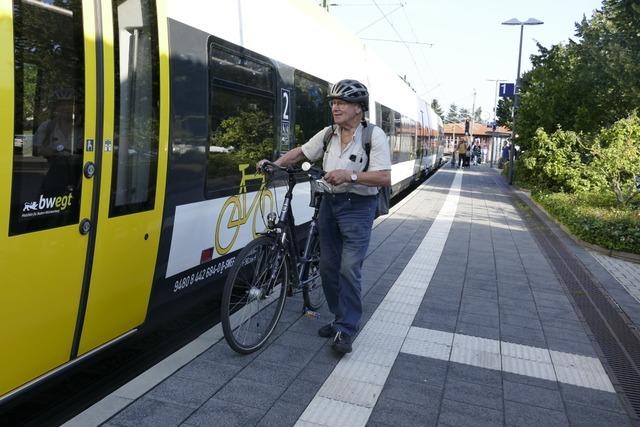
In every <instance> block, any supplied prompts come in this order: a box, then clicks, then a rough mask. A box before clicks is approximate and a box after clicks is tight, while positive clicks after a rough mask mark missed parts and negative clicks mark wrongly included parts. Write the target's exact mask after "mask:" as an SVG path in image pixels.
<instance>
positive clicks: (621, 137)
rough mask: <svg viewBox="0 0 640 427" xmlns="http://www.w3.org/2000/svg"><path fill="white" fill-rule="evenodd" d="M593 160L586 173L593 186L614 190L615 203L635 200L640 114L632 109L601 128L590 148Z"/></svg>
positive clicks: (639, 170) (639, 173)
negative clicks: (609, 124) (627, 113)
mask: <svg viewBox="0 0 640 427" xmlns="http://www.w3.org/2000/svg"><path fill="white" fill-rule="evenodd" d="M591 152H592V154H593V160H592V161H591V162H590V163H589V165H588V175H589V177H590V181H591V182H592V183H593V184H594V186H596V187H598V188H601V189H607V190H610V191H612V192H613V194H614V195H615V197H616V201H617V204H618V206H620V207H625V206H628V205H629V204H630V203H631V202H633V200H634V199H636V200H637V198H638V195H639V194H640V191H638V188H637V187H636V182H635V178H636V177H637V176H640V118H639V117H638V115H637V114H636V113H633V114H632V115H631V116H629V117H628V118H626V119H622V120H618V121H617V122H616V123H615V124H614V125H613V126H611V127H610V128H607V129H602V130H601V131H600V133H599V134H598V136H597V137H596V140H595V143H594V144H593V147H592V148H591Z"/></svg>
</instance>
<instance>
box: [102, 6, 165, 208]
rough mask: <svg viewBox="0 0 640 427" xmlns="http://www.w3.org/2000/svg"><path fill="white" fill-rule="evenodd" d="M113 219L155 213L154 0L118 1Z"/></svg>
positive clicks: (156, 93)
mask: <svg viewBox="0 0 640 427" xmlns="http://www.w3.org/2000/svg"><path fill="white" fill-rule="evenodd" d="M113 14H114V16H113V19H114V26H115V31H114V37H115V62H116V67H115V79H116V85H115V91H116V97H115V100H116V102H115V129H114V141H113V147H114V148H113V174H112V177H111V203H110V206H109V216H117V215H124V214H129V213H134V212H140V211H145V210H149V209H153V206H154V201H155V187H156V175H157V170H158V118H159V110H158V107H159V102H158V98H159V80H158V67H159V65H158V64H159V59H158V49H157V45H158V38H157V29H156V24H155V22H156V18H155V5H154V2H153V1H151V0H118V1H116V2H115V4H114V8H113Z"/></svg>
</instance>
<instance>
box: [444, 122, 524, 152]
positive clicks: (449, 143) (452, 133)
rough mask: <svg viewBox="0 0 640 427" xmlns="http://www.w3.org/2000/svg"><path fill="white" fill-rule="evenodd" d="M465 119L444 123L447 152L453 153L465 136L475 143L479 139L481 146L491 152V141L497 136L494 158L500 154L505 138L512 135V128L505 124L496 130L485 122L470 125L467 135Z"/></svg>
mask: <svg viewBox="0 0 640 427" xmlns="http://www.w3.org/2000/svg"><path fill="white" fill-rule="evenodd" d="M464 125H465V123H464V121H461V122H459V123H447V124H445V125H444V140H445V143H446V144H445V152H446V153H451V152H452V151H453V150H454V149H455V147H456V145H457V144H458V142H460V139H461V138H462V137H465V138H466V140H467V141H469V142H471V143H473V141H476V140H478V141H479V142H480V146H481V147H483V148H486V149H487V152H488V153H490V152H491V143H492V142H493V138H494V136H495V138H496V140H495V141H496V147H495V148H494V159H495V158H497V157H498V156H499V154H496V152H498V153H499V151H500V148H501V147H502V145H503V144H504V142H505V140H506V139H507V138H509V137H511V130H509V129H508V128H506V127H504V126H498V127H497V128H496V131H495V132H494V131H493V129H492V128H491V126H487V125H486V124H484V123H473V124H472V126H471V127H470V129H469V130H470V132H469V133H470V135H468V136H465V133H464Z"/></svg>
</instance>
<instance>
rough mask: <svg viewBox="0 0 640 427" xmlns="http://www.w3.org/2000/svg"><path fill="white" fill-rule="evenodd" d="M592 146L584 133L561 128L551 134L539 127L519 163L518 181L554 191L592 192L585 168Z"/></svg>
mask: <svg viewBox="0 0 640 427" xmlns="http://www.w3.org/2000/svg"><path fill="white" fill-rule="evenodd" d="M590 145H591V142H590V141H589V137H587V136H584V135H582V134H578V133H576V132H572V131H564V130H562V129H558V130H556V131H555V132H554V133H552V134H551V135H549V134H547V133H546V132H545V131H544V130H543V129H542V128H539V129H538V130H537V131H536V133H535V136H534V138H533V140H532V141H531V143H530V148H529V149H528V150H527V151H526V152H525V153H524V154H523V155H522V156H521V157H520V159H519V160H518V162H517V164H516V173H517V175H518V178H517V179H518V182H519V183H521V184H525V185H526V186H527V187H529V188H532V189H546V190H549V191H552V192H569V193H573V192H577V191H589V190H590V189H592V188H593V183H592V182H591V180H590V179H589V175H588V172H587V169H586V166H587V163H588V162H589V160H590V158H591V156H590Z"/></svg>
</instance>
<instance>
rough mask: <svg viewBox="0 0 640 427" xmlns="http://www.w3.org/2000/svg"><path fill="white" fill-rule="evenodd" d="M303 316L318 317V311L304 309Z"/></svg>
mask: <svg viewBox="0 0 640 427" xmlns="http://www.w3.org/2000/svg"><path fill="white" fill-rule="evenodd" d="M304 317H307V318H309V319H318V318H319V317H320V313H318V312H317V311H313V310H305V311H304Z"/></svg>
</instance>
